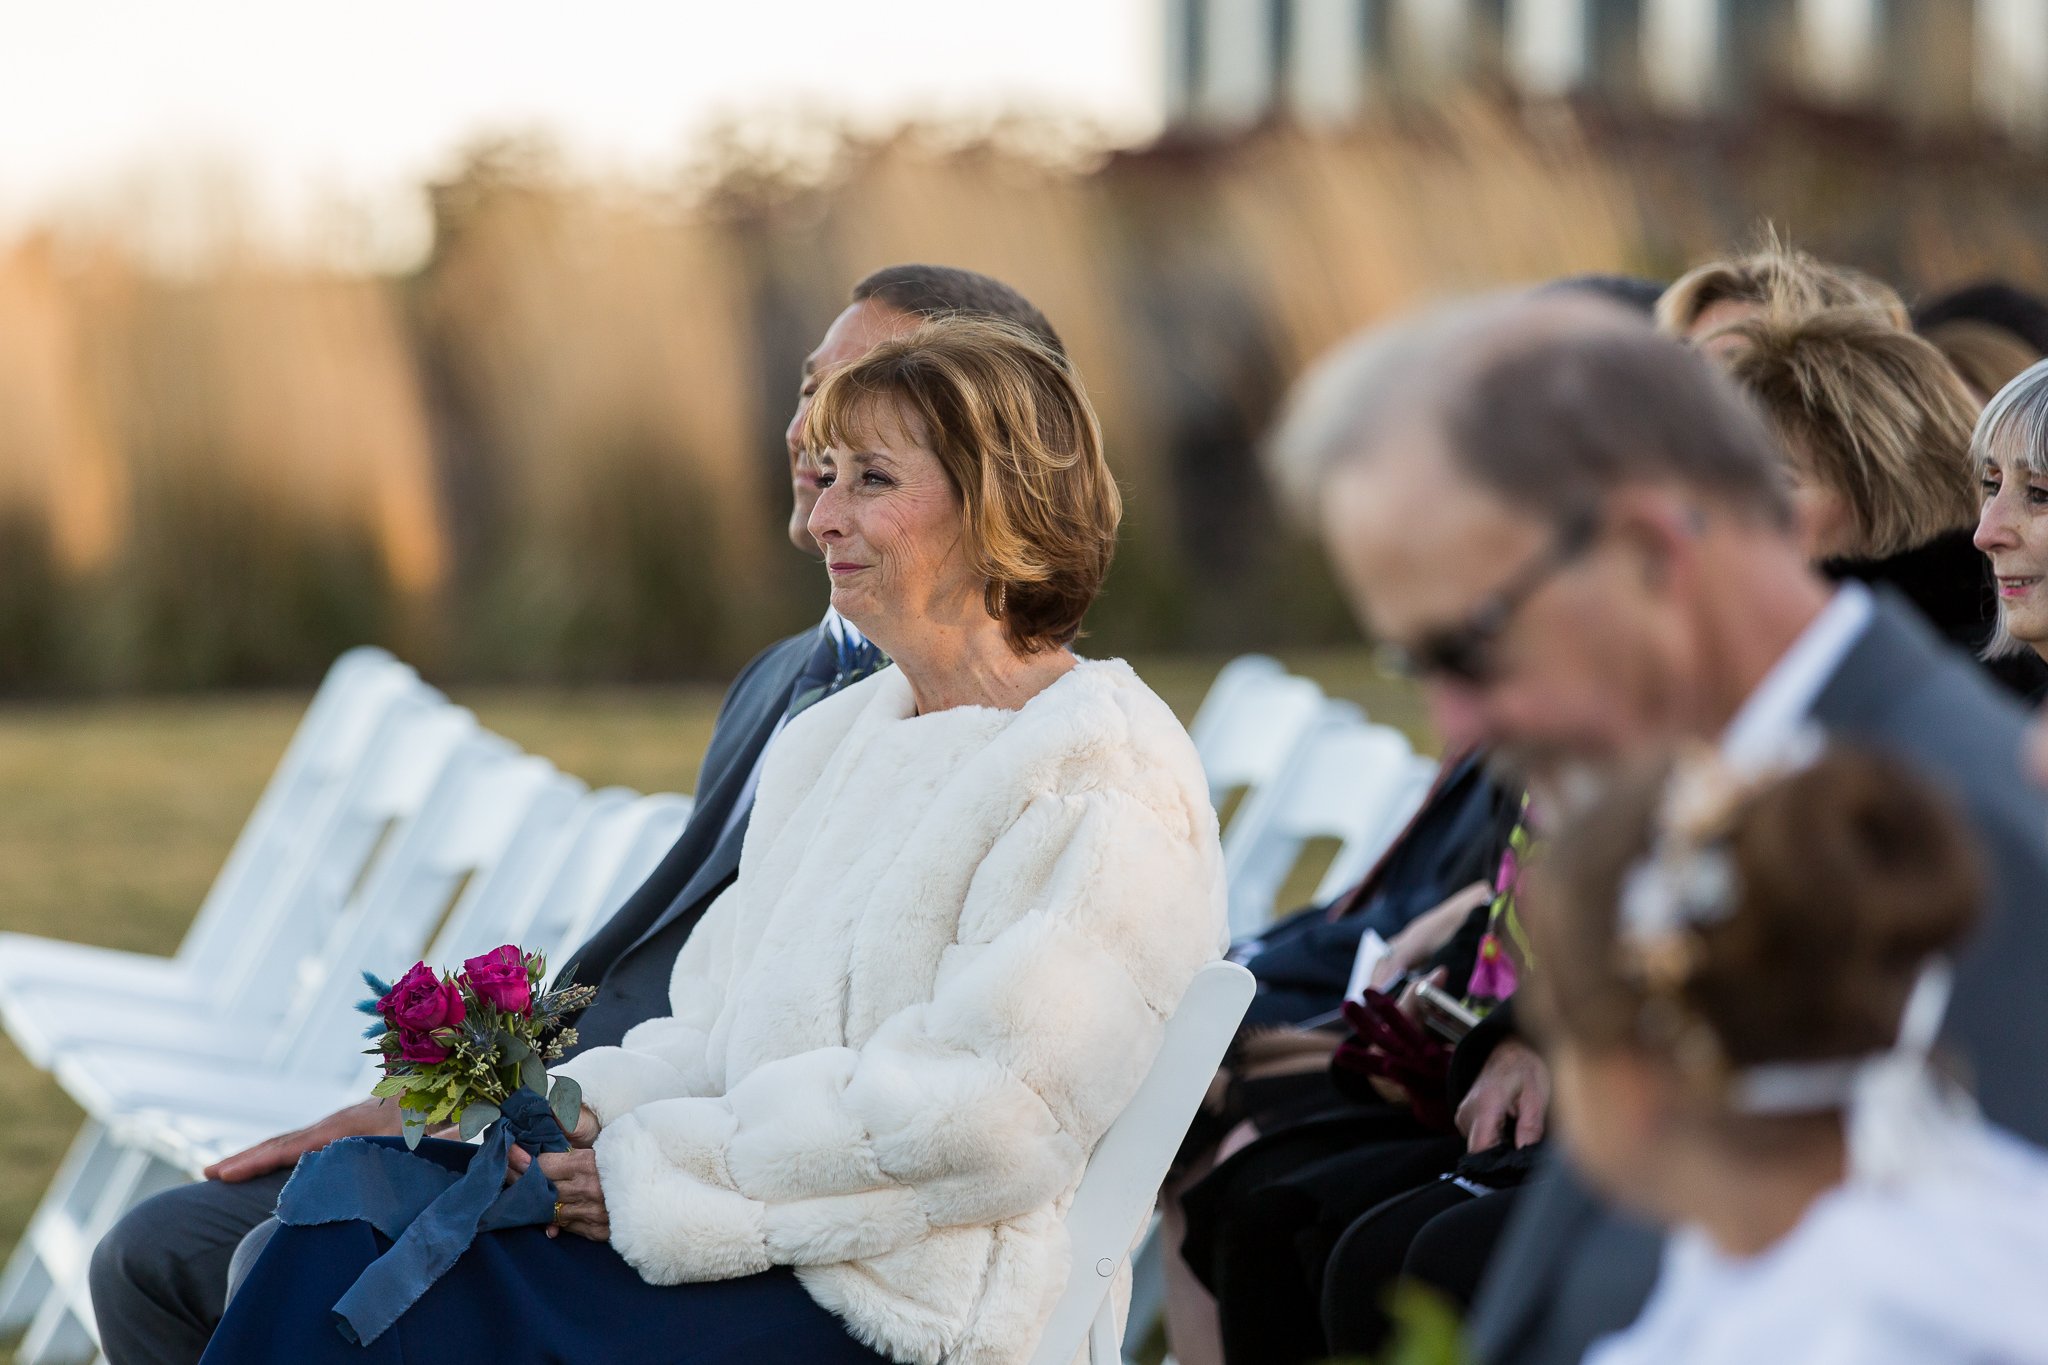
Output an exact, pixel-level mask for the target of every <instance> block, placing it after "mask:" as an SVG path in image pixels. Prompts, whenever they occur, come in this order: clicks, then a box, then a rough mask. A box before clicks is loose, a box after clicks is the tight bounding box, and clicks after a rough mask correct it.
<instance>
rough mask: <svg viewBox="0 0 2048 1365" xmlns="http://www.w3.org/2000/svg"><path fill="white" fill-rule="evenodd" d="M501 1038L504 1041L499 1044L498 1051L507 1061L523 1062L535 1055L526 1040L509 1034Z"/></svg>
mask: <svg viewBox="0 0 2048 1365" xmlns="http://www.w3.org/2000/svg"><path fill="white" fill-rule="evenodd" d="M501 1037H502V1039H503V1041H502V1042H501V1043H500V1044H499V1048H498V1050H499V1051H500V1052H502V1053H504V1055H505V1060H506V1061H508V1062H523V1061H525V1060H526V1059H527V1058H528V1057H531V1056H532V1055H533V1049H532V1048H531V1047H528V1046H527V1043H526V1040H525V1039H524V1038H521V1037H518V1036H516V1035H514V1034H512V1033H509V1032H507V1033H505V1034H502V1035H501Z"/></svg>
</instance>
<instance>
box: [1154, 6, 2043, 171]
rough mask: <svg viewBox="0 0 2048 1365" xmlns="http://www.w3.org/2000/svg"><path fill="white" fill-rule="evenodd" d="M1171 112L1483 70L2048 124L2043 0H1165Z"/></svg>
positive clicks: (1633, 96) (1706, 103)
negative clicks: (1779, 96)
mask: <svg viewBox="0 0 2048 1365" xmlns="http://www.w3.org/2000/svg"><path fill="white" fill-rule="evenodd" d="M1164 2H1165V5H1166V18H1167V22H1166V25H1165V32H1166V44H1167V50H1166V54H1165V55H1166V72H1167V90H1166V101H1167V109H1168V114H1169V118H1171V119H1172V120H1174V121H1175V122H1177V123H1179V124H1181V125H1183V126H1196V127H1208V128H1216V129H1230V128H1234V127H1242V126H1245V125H1247V124H1250V123H1254V122H1257V121H1258V120H1260V119H1262V118H1265V117H1268V116H1270V115H1274V114H1283V113H1284V114H1286V115H1288V116H1291V117H1293V118H1296V119H1299V120H1301V121H1303V122H1307V123H1325V124H1327V123H1341V122H1346V121H1349V120H1351V119H1353V118H1356V117H1357V116H1359V115H1360V114H1361V113H1363V112H1365V111H1367V110H1370V109H1371V108H1373V107H1375V106H1377V105H1380V104H1383V103H1386V102H1389V101H1395V100H1400V99H1404V98H1410V97H1418V96H1422V97H1426V96H1427V95H1429V94H1432V93H1438V92H1441V91H1443V90H1446V89H1449V88H1454V87H1456V86H1459V85H1470V84H1480V85H1487V86H1491V87H1494V88H1505V89H1509V90H1514V91H1518V92H1520V93H1523V94H1525V95H1531V96H1536V97H1545V96H1566V95H1586V96H1592V97H1596V98H1600V99H1603V100H1608V101H1612V102H1615V103H1617V104H1621V105H1641V106H1647V107H1650V108H1655V109H1660V110H1667V111H1672V112H1689V113H1739V112H1740V111H1741V110H1742V109H1743V108H1744V107H1745V106H1748V105H1751V104H1753V103H1754V102H1755V101H1756V100H1758V99H1760V98H1762V97H1763V96H1765V95H1767V94H1774V93H1776V94H1788V95H1796V96H1797V97H1799V98H1802V99H1806V100H1811V101H1814V102H1817V103H1823V104H1829V105H1834V106H1838V107H1841V108H1844V109H1868V110H1872V111H1875V112H1882V113H1887V114H1891V115H1894V116H1896V117H1898V118H1900V119H1902V120H1904V121H1906V122H1908V123H1910V124H1912V125H1915V126H1920V127H1926V128H1940V129H1960V128H1964V127H1968V126H1972V125H1983V126H1989V127H1992V128H1996V129H2000V130H2003V131H2005V132H2008V133H2011V134H2014V135H2016V136H2019V137H2023V138H2026V139H2029V140H2041V139H2043V138H2048V0H1164Z"/></svg>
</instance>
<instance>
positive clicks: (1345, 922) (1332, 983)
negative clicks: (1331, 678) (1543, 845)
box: [1238, 753, 1522, 1028]
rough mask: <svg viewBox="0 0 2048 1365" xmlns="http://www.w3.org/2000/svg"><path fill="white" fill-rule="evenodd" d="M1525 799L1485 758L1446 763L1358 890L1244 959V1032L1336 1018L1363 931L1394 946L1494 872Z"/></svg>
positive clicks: (1289, 926) (1262, 942) (1304, 915)
mask: <svg viewBox="0 0 2048 1365" xmlns="http://www.w3.org/2000/svg"><path fill="white" fill-rule="evenodd" d="M1521 799H1522V794H1521V792H1519V791H1512V792H1511V791H1506V790H1503V789H1502V787H1501V785H1500V784H1499V783H1498V782H1496V781H1495V780H1494V779H1493V778H1492V777H1491V776H1490V775H1489V774H1488V773H1487V771H1486V756H1485V755H1484V754H1476V753H1475V754H1467V755H1465V756H1464V757H1463V758H1460V759H1458V760H1456V761H1455V762H1453V763H1451V764H1450V766H1449V767H1447V768H1446V769H1445V771H1444V772H1443V773H1442V774H1441V776H1440V777H1439V778H1438V780H1437V782H1436V783H1435V785H1434V786H1432V787H1431V788H1430V792H1429V796H1428V798H1427V799H1426V800H1425V801H1424V802H1423V804H1422V807H1421V808H1420V809H1419V810H1418V811H1417V812H1416V813H1415V816H1414V818H1413V819H1411V820H1410V821H1409V822H1408V827H1407V828H1406V829H1405V830H1403V831H1402V832H1401V836H1400V837H1399V838H1398V839H1396V840H1395V841H1394V843H1393V844H1392V845H1390V846H1389V847H1388V849H1387V852H1386V853H1385V855H1384V856H1382V857H1381V859H1380V861H1379V863H1378V865H1376V866H1375V867H1374V868H1373V870H1372V871H1371V873H1370V874H1368V875H1367V877H1366V878H1365V879H1364V880H1363V881H1362V882H1360V883H1359V885H1358V886H1357V887H1355V888H1353V889H1352V890H1350V891H1347V892H1345V893H1344V894H1343V895H1342V896H1340V897H1338V898H1337V900H1336V901H1334V902H1333V903H1331V904H1329V905H1317V906H1311V907H1309V908H1308V909H1306V910H1302V911H1299V912H1297V913H1296V914H1293V915H1290V916H1289V917H1288V918H1286V919H1284V920H1281V921H1280V922H1279V923H1277V924H1275V925H1273V926H1272V927H1270V928H1268V929H1267V930H1265V931H1264V932H1263V933H1261V934H1260V935H1259V937H1258V938H1257V939H1256V940H1255V941H1254V943H1253V944H1251V945H1247V949H1246V950H1241V951H1240V953H1239V954H1238V960H1239V961H1241V962H1243V963H1244V965H1245V966H1246V967H1248V968H1250V969H1251V973H1252V975H1253V976H1254V977H1256V978H1257V980H1258V994H1257V995H1256V996H1254V997H1253V998H1252V1004H1251V1011H1250V1012H1249V1013H1248V1014H1247V1015H1246V1016H1245V1021H1244V1024H1245V1027H1247V1028H1274V1027H1281V1026H1286V1025H1291V1024H1299V1023H1301V1022H1302V1021H1303V1020H1306V1019H1312V1018H1314V1017H1315V1016H1317V1015H1320V1014H1327V1013H1328V1012H1329V1011H1331V1010H1334V1009H1336V1008H1337V1005H1338V1003H1339V1002H1341V1001H1342V1000H1343V998H1344V987H1345V986H1346V985H1348V984H1349V983H1350V980H1351V964H1352V961H1353V959H1355V958H1356V957H1357V956H1358V944H1359V940H1360V939H1362V938H1364V937H1365V934H1366V931H1367V930H1369V929H1370V930H1376V931H1378V933H1379V934H1380V935H1381V937H1383V938H1389V939H1391V938H1392V937H1393V936H1394V935H1395V934H1397V933H1399V932H1400V931H1401V930H1402V929H1404V928H1406V927H1407V926H1408V924H1409V923H1410V922H1411V921H1413V920H1414V919H1415V917H1416V916H1417V915H1420V914H1421V913H1422V912H1423V911H1425V910H1428V909H1429V908H1431V907H1432V906H1434V905H1436V904H1437V903H1438V902H1440V901H1442V900H1443V899H1444V898H1445V897H1446V896H1449V895H1450V894H1452V893H1453V892H1455V891H1458V890H1460V889H1462V888H1464V887H1466V886H1469V885H1471V884H1472V883H1473V882H1475V881H1487V880H1490V879H1491V878H1492V877H1493V875H1494V873H1496V872H1497V871H1499V869H1500V857H1501V852H1502V850H1504V849H1505V848H1506V847H1507V841H1508V836H1509V835H1510V834H1511V833H1513V832H1514V827H1515V819H1516V817H1517V816H1518V815H1519V814H1520V811H1521Z"/></svg>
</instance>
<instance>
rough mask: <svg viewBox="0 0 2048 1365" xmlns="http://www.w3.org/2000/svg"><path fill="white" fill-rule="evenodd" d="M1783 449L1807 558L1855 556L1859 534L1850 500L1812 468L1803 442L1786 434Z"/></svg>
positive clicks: (1794, 512)
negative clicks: (1786, 437)
mask: <svg viewBox="0 0 2048 1365" xmlns="http://www.w3.org/2000/svg"><path fill="white" fill-rule="evenodd" d="M1785 453H1786V462H1785V466H1786V470H1787V472H1788V473H1789V474H1790V475H1791V478H1792V511H1793V514H1794V515H1795V516H1797V517H1798V519H1799V540H1800V543H1801V544H1802V545H1803V546H1805V548H1806V558H1807V559H1808V560H1809V561H1810V562H1812V563H1815V564H1818V563H1820V562H1821V561H1822V560H1826V559H1849V558H1854V557H1855V556H1856V553H1857V550H1858V548H1859V545H1858V542H1859V539H1860V538H1859V537H1858V535H1857V534H1856V515H1855V513H1854V512H1852V511H1851V510H1850V508H1849V500H1848V499H1847V498H1845V497H1843V496H1842V494H1841V491H1840V490H1839V489H1837V488H1835V487H1834V485H1832V484H1829V483H1826V482H1824V481H1823V480H1822V479H1821V478H1820V477H1819V476H1818V475H1816V474H1815V473H1814V472H1813V464H1812V462H1811V461H1810V460H1808V458H1807V455H1806V450H1805V447H1804V445H1803V443H1801V442H1800V441H1798V440H1796V439H1790V438H1788V439H1787V440H1786V442H1785Z"/></svg>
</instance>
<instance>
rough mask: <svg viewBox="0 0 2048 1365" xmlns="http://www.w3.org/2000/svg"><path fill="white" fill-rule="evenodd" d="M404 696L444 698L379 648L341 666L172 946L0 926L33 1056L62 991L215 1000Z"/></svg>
mask: <svg viewBox="0 0 2048 1365" xmlns="http://www.w3.org/2000/svg"><path fill="white" fill-rule="evenodd" d="M405 697H412V698H415V699H429V700H431V701H432V702H433V703H435V704H440V705H445V704H446V702H445V699H443V698H441V696H440V694H439V693H437V692H435V691H434V690H433V689H432V688H430V687H428V686H426V684H424V683H422V682H420V680H419V678H418V676H417V675H416V674H414V673H413V671H412V670H411V669H410V668H407V667H406V666H405V665H403V664H400V663H398V662H397V661H396V660H394V659H392V658H391V657H390V656H389V655H386V654H384V653H383V652H382V651H381V650H355V651H351V653H350V654H348V655H345V656H344V657H343V660H342V662H341V663H338V664H336V665H335V667H334V669H333V670H331V671H330V672H329V674H328V679H327V681H326V682H325V683H324V684H322V686H321V689H320V692H319V693H318V694H317V695H316V698H315V701H314V705H313V708H312V709H311V710H309V712H308V713H307V716H306V719H305V720H304V722H302V723H301V725H300V727H299V730H298V733H297V734H296V735H295V736H294V738H293V740H292V742H291V746H290V747H289V749H288V750H287V751H286V754H285V757H284V760H283V762H282V763H281V764H280V767H279V770H278V773H277V774H276V775H275V776H274V777H273V778H272V779H271V782H270V783H269V785H268V787H266V789H265V791H264V794H263V797H262V798H261V800H260V801H259V802H258V804H257V808H256V811H255V813H254V814H253V815H252V816H251V817H250V821H249V824H248V825H247V826H246V827H245V828H244V829H243V831H242V834H241V835H240V837H239V838H238V839H237V840H236V842H235V846H234V849H233V851H232V852H231V853H230V854H229V857H228V861H227V864H226V866H225V867H224V868H223V869H222V871H221V873H220V875H219V876H218V877H217V878H215V880H214V884H213V888H212V890H211V891H209V892H208V894H207V897H206V900H205V902H204V903H203V905H202V906H201V908H200V912H199V917H198V919H197V920H196V921H195V922H194V924H193V927H192V929H191V930H190V932H188V933H187V935H186V937H185V942H184V944H183V946H182V947H181V948H180V949H179V950H178V954H177V955H176V956H175V957H158V956H154V955H152V954H146V953H131V952H121V951H118V950H114V949H109V948H100V947H96V946H93V945H89V944H81V943H69V942H64V941H61V940H55V939H42V938H36V937H34V936H31V935H27V934H0V1021H4V1022H5V1026H6V1027H7V1029H8V1031H9V1033H10V1034H11V1035H13V1036H14V1038H15V1041H16V1043H17V1044H18V1045H20V1046H21V1048H22V1051H23V1052H24V1053H25V1054H26V1055H27V1056H28V1057H29V1058H30V1060H31V1061H33V1062H35V1063H36V1064H38V1065H42V1066H47V1065H48V1063H49V1059H50V1048H49V1039H48V1038H47V1037H46V1036H45V1033H46V1030H45V1029H44V1028H43V1027H42V1026H41V1024H40V1022H39V1021H40V1020H42V1019H43V1018H45V1017H46V1016H47V1013H48V1010H47V1004H48V1001H49V1000H51V999H53V998H54V999H57V1000H61V1001H65V1002H68V1007H70V1008H76V1009H81V1010H84V1011H86V1012H89V1013H93V1014H103V1013H106V1012H107V1011H108V1010H110V1009H111V1010H115V1011H118V1010H119V1008H120V1005H121V1002H125V1001H130V1000H161V1001H184V1002H192V1001H197V1000H204V999H208V998H213V999H218V997H219V993H220V991H221V989H222V982H223V980H224V978H225V976H226V972H227V965H228V963H229V961H230V959H231V958H232V957H233V956H234V954H235V953H236V952H237V951H238V950H239V948H240V946H241V945H242V944H244V943H246V942H247V941H249V940H250V939H252V938H254V937H257V936H261V935H264V934H267V933H268V932H269V930H270V926H271V922H272V921H273V920H275V919H276V918H277V917H279V916H280V915H282V914H284V913H286V912H287V911H288V909H289V898H288V896H287V895H286V894H285V891H284V887H285V885H286V884H287V883H288V882H289V880H290V879H291V878H292V877H293V876H294V875H295V873H296V872H297V870H298V869H299V867H300V866H301V865H302V864H303V863H304V862H305V860H306V859H307V858H309V857H311V856H313V852H314V851H313V850H312V849H311V848H310V847H309V845H310V844H312V843H314V842H315V841H313V840H311V839H309V837H308V831H309V830H312V829H317V828H319V827H320V823H321V819H322V815H321V812H322V811H323V810H324V809H326V808H328V807H330V806H331V804H332V802H333V800H334V798H335V795H336V793H337V792H338V791H339V790H340V789H341V788H342V787H343V786H344V785H345V783H346V781H347V778H348V775H349V770H350V769H351V768H352V767H353V766H355V765H356V764H357V763H359V762H360V756H361V754H362V752H363V750H364V747H365V737H366V734H367V733H368V732H369V731H370V730H372V729H374V728H375V727H376V726H377V725H378V724H380V723H381V722H382V721H383V720H384V718H385V717H386V716H387V715H388V714H389V713H390V712H391V711H392V709H393V708H394V707H395V706H396V705H397V704H398V702H399V701H400V699H401V698H405ZM31 1001H34V1002H35V1003H31Z"/></svg>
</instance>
